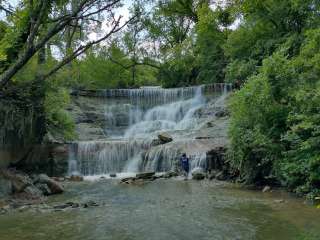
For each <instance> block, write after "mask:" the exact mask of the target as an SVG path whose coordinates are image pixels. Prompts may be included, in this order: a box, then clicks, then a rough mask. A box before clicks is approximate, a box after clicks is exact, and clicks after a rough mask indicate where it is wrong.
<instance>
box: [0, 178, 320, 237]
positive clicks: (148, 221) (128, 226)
mask: <svg viewBox="0 0 320 240" xmlns="http://www.w3.org/2000/svg"><path fill="white" fill-rule="evenodd" d="M66 187H67V192H66V193H65V194H63V195H60V196H56V197H53V198H50V199H49V203H48V204H49V205H54V204H57V203H63V202H67V201H74V202H84V201H88V200H93V201H96V202H98V203H99V204H100V206H99V207H96V208H88V209H74V210H68V211H62V212H51V213H48V212H44V213H40V212H39V213H32V212H29V211H28V212H23V213H12V214H9V215H5V216H0V239H1V240H2V239H6V240H18V239H19V240H38V239H39V240H40V239H41V240H42V239H49V240H57V239H66V240H69V239H70V240H73V239H74V240H87V239H89V240H90V239H92V240H107V239H116V240H122V239H173V240H174V239H186V240H188V239H190V240H191V239H192V240H193V239H217V240H219V239H232V240H233V239H245V240H247V239H258V240H259V239H261V240H262V239H275V240H276V239H281V240H285V239H319V236H320V235H319V234H320V229H319V228H318V226H317V225H318V221H319V220H320V211H317V210H316V209H314V208H313V207H310V206H307V205H305V204H303V202H302V201H301V200H300V199H295V198H293V197H291V196H289V195H288V194H287V193H283V192H280V191H279V192H272V193H266V194H263V193H260V192H255V191H248V190H243V189H239V188H236V187H234V186H233V185H229V184H225V183H218V182H208V181H202V182H194V181H179V180H158V181H155V182H152V183H147V184H142V185H122V184H119V183H118V181H117V180H104V181H97V182H82V183H73V184H70V185H67V186H66ZM279 200H281V201H279ZM305 234H309V235H310V236H306V235H305ZM316 234H318V235H316ZM313 235H314V237H312V236H313ZM317 236H318V238H317Z"/></svg>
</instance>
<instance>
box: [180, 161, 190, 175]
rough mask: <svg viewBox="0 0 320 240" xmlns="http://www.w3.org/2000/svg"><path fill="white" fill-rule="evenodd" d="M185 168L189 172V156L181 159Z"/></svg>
mask: <svg viewBox="0 0 320 240" xmlns="http://www.w3.org/2000/svg"><path fill="white" fill-rule="evenodd" d="M180 161H181V165H182V168H183V170H185V171H187V172H189V158H187V157H181V159H180Z"/></svg>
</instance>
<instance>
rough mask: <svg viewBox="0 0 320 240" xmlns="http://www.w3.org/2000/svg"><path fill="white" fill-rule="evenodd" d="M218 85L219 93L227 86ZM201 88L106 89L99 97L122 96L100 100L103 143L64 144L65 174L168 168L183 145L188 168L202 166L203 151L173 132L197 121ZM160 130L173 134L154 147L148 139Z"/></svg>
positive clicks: (199, 122)
mask: <svg viewBox="0 0 320 240" xmlns="http://www.w3.org/2000/svg"><path fill="white" fill-rule="evenodd" d="M218 86H219V91H217V89H216V88H214V90H215V92H218V93H219V95H220V96H221V95H222V96H223V95H225V94H226V93H227V92H228V91H229V90H230V89H231V87H230V85H227V84H225V85H218ZM204 89H205V87H204V86H197V87H189V88H176V89H162V88H142V89H131V90H130V89H127V90H123V92H121V90H117V92H114V93H113V92H110V91H109V92H108V94H107V93H106V94H105V96H109V97H112V96H118V97H119V96H123V97H124V98H125V99H126V101H114V103H113V102H112V98H107V99H106V107H105V120H106V128H105V131H106V133H107V134H108V135H109V136H110V137H109V138H108V139H106V140H103V141H101V140H99V141H87V142H76V143H74V144H73V146H72V147H71V148H70V159H69V174H72V173H75V172H80V173H81V174H83V175H85V176H94V175H97V176H100V175H103V174H108V173H125V172H142V171H157V172H163V171H169V170H173V169H176V168H177V167H178V166H177V164H178V160H179V158H180V156H181V154H182V151H183V150H184V149H195V150H194V151H192V154H191V151H190V155H189V158H190V162H191V168H196V167H202V168H204V167H205V163H206V152H205V150H204V149H202V148H201V146H197V145H196V144H197V143H196V142H195V141H193V139H188V138H185V137H184V135H183V134H178V133H179V132H180V133H181V132H190V131H192V130H196V129H198V128H200V127H201V126H202V125H203V120H202V119H201V118H200V117H199V116H198V115H199V111H201V109H202V108H203V107H205V106H206V102H207V98H206V97H205V96H204V93H203V91H204ZM115 91H116V90H115ZM215 96H216V95H215ZM221 98H222V97H220V98H217V101H219V99H221ZM217 103H218V102H217ZM162 132H166V133H170V134H174V142H172V143H169V144H163V145H157V146H155V144H154V143H155V141H154V139H157V136H158V134H160V133H162Z"/></svg>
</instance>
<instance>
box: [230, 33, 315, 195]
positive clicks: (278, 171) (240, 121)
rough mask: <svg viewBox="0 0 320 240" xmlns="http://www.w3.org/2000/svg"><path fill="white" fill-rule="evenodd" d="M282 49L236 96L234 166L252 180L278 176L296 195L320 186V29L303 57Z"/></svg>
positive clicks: (305, 46)
mask: <svg viewBox="0 0 320 240" xmlns="http://www.w3.org/2000/svg"><path fill="white" fill-rule="evenodd" d="M286 46H287V45H286V44H285V45H284V48H280V49H279V51H278V52H276V53H274V54H273V56H272V57H270V58H268V59H266V60H265V61H263V66H262V68H261V69H260V70H259V74H258V75H256V76H253V77H251V78H249V80H248V82H247V83H246V84H245V85H244V87H243V88H242V89H241V90H239V91H238V92H236V93H235V94H234V96H233V98H232V100H231V103H230V109H231V113H232V115H231V116H232V118H231V128H230V136H231V145H232V147H231V156H234V157H233V159H232V163H233V166H234V167H235V168H236V169H238V170H239V171H240V172H241V174H242V176H243V177H244V179H245V180H247V181H248V182H255V183H257V182H261V181H262V182H265V181H266V180H267V179H270V178H269V177H270V176H275V177H276V178H277V179H278V180H279V181H281V182H282V184H285V185H286V186H288V188H289V189H291V190H293V191H296V192H297V193H302V194H306V193H310V192H313V193H316V192H318V191H319V190H320V151H319V148H318V146H319V144H320V128H319V121H320V108H319V106H320V81H319V79H320V78H319V76H320V71H319V70H320V64H319V63H320V61H319V60H320V47H319V46H320V31H319V30H310V31H308V32H307V33H306V39H305V41H304V43H303V45H302V47H301V50H300V52H299V55H297V56H295V57H293V58H290V59H288V58H287V57H286V56H285V54H286V53H287V51H288V49H287V48H286Z"/></svg>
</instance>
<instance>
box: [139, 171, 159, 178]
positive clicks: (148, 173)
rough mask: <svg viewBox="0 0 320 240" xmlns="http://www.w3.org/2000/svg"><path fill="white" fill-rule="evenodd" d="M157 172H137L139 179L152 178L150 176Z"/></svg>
mask: <svg viewBox="0 0 320 240" xmlns="http://www.w3.org/2000/svg"><path fill="white" fill-rule="evenodd" d="M155 174H156V173H155V172H143V173H137V174H136V178H137V179H150V178H153V177H154V175H155Z"/></svg>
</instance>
